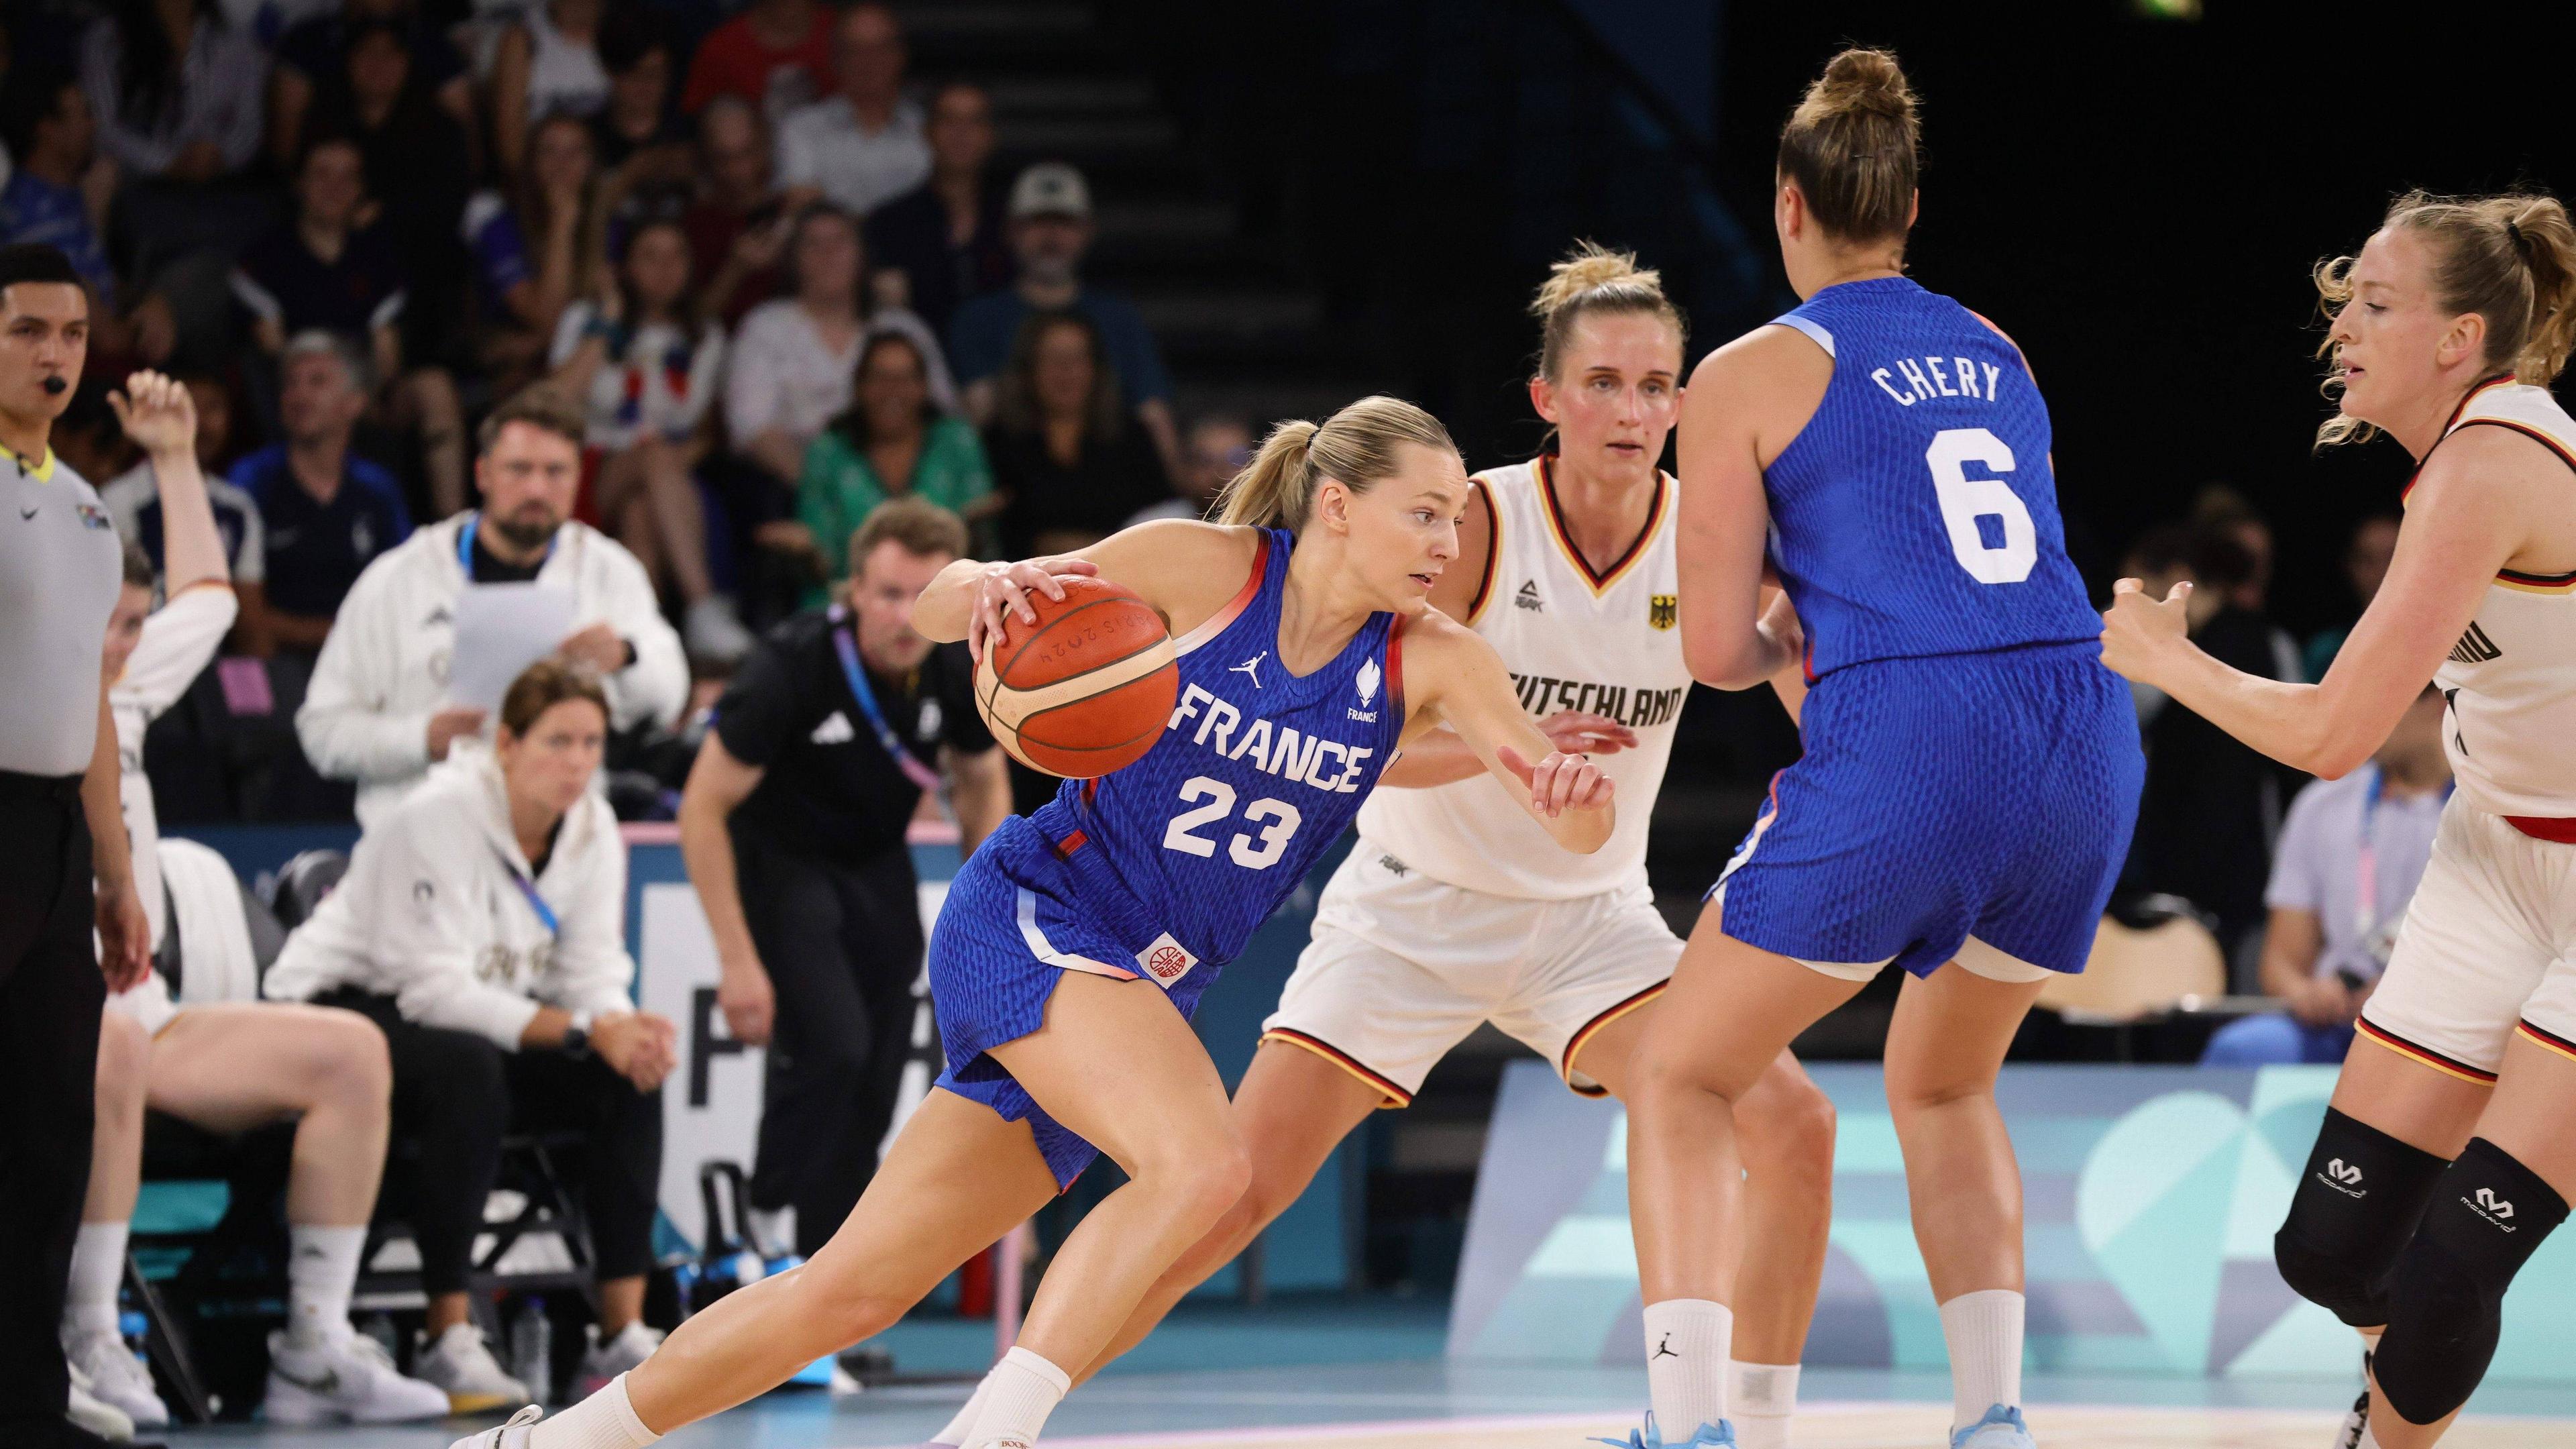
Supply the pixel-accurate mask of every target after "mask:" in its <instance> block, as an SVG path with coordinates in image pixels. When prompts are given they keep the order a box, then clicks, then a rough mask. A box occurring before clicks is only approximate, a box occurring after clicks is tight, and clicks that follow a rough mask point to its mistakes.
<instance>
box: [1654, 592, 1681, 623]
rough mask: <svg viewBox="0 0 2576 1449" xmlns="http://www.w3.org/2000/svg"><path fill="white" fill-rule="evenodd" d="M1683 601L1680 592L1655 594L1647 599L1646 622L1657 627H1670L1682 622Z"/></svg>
mask: <svg viewBox="0 0 2576 1449" xmlns="http://www.w3.org/2000/svg"><path fill="white" fill-rule="evenodd" d="M1681 617H1682V601H1681V596H1680V595H1678V594H1653V595H1650V596H1648V598H1647V599H1646V623H1647V625H1648V626H1649V627H1652V628H1656V629H1670V628H1671V627H1673V625H1675V624H1677V623H1679V622H1681Z"/></svg>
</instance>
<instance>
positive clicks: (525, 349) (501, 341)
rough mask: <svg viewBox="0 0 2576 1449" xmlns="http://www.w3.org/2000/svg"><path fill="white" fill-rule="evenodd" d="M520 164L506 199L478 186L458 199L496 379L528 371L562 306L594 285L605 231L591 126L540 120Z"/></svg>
mask: <svg viewBox="0 0 2576 1449" xmlns="http://www.w3.org/2000/svg"><path fill="white" fill-rule="evenodd" d="M530 148H531V149H530V155H529V158H528V165H527V168H526V170H525V171H524V173H522V174H521V175H520V177H519V179H518V181H517V183H516V184H514V185H513V186H512V187H511V188H510V190H509V192H508V193H507V196H506V199H505V196H504V194H503V193H501V192H498V191H484V192H478V193H476V195H475V197H474V199H473V200H472V201H469V202H467V203H466V206H465V229H464V234H465V245H466V247H467V248H468V249H469V250H470V251H471V252H472V253H473V256H474V271H475V279H476V283H477V292H478V294H479V296H480V299H481V303H482V315H483V323H484V331H485V341H484V345H483V361H484V365H485V366H486V367H488V368H490V369H491V370H492V371H493V372H494V373H495V375H496V376H497V378H498V379H499V380H501V381H502V382H504V383H509V384H515V383H517V382H518V381H519V380H521V379H525V378H530V377H533V376H534V375H535V374H536V372H537V370H538V369H539V368H540V367H541V366H542V365H543V364H544V361H545V354H546V348H547V347H548V345H549V344H551V343H552V342H553V340H554V335H555V328H556V327H557V326H558V325H560V324H561V322H562V321H563V310H564V308H565V307H567V306H569V305H571V303H572V299H573V298H575V297H583V296H591V295H594V294H596V293H597V291H598V289H599V274H600V272H601V270H602V268H603V265H604V264H603V261H602V256H603V251H604V248H605V246H606V243H607V228H606V226H605V223H604V219H603V217H602V215H601V212H600V206H599V194H598V185H597V182H598V176H599V168H598V166H597V164H596V162H595V160H594V158H593V156H592V154H591V141H590V127H589V125H588V124H587V123H586V122H583V121H581V120H578V119H576V118H574V117H571V116H549V117H547V118H546V119H545V120H544V121H542V122H540V123H538V126H537V129H536V135H535V138H534V139H533V140H532V141H531V142H530Z"/></svg>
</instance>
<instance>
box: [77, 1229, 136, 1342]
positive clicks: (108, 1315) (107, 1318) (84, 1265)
mask: <svg viewBox="0 0 2576 1449" xmlns="http://www.w3.org/2000/svg"><path fill="white" fill-rule="evenodd" d="M127 1227H128V1225H127V1224H125V1223H121V1222H115V1223H83V1224H81V1225H80V1235H79V1236H78V1237H76V1238H74V1239H72V1272H71V1282H70V1285H69V1289H68V1291H67V1292H66V1293H65V1294H64V1297H63V1332H65V1333H66V1334H72V1333H87V1334H98V1333H104V1334H108V1335H110V1336H113V1335H114V1334H115V1333H116V1290H117V1289H118V1288H119V1287H120V1286H122V1285H123V1284H124V1282H125V1237H126V1232H127Z"/></svg>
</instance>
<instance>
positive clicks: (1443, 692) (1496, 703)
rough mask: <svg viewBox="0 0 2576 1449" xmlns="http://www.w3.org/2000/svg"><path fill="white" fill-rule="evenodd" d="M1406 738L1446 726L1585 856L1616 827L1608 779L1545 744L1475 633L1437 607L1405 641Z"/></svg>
mask: <svg viewBox="0 0 2576 1449" xmlns="http://www.w3.org/2000/svg"><path fill="white" fill-rule="evenodd" d="M1404 693H1405V699H1406V701H1407V707H1408V709H1409V710H1410V711H1411V715H1410V717H1409V718H1408V719H1407V720H1406V721H1405V731H1404V732H1405V736H1406V738H1407V739H1408V740H1410V739H1417V738H1420V737H1421V735H1422V734H1424V733H1427V732H1429V731H1430V730H1432V729H1433V728H1434V727H1435V726H1436V725H1437V724H1439V723H1440V722H1442V721H1446V722H1447V723H1448V724H1449V725H1450V727H1451V728H1453V729H1455V730H1456V731H1457V732H1458V738H1460V739H1461V740H1464V741H1465V742H1466V744H1467V747H1468V748H1469V749H1471V750H1473V751H1475V753H1476V758H1478V759H1479V760H1481V761H1483V762H1484V766H1485V769H1486V770H1487V771H1489V772H1490V773H1492V774H1493V775H1494V776H1495V778H1497V779H1499V780H1501V781H1502V782H1503V783H1504V785H1505V786H1506V788H1508V789H1510V790H1511V792H1512V795H1513V798H1515V799H1517V800H1519V801H1520V802H1521V808H1522V809H1524V810H1527V811H1528V812H1529V813H1530V818H1531V819H1533V820H1536V821H1537V822H1538V823H1539V824H1540V825H1541V826H1544V827H1545V828H1546V830H1547V833H1548V834H1549V835H1550V836H1552V837H1554V839H1555V840H1556V843H1557V844H1559V845H1562V846H1564V847H1565V848H1566V849H1568V850H1571V851H1574V852H1576V853H1577V854H1582V855H1589V854H1591V853H1592V852H1593V851H1596V850H1599V849H1600V848H1601V846H1602V844H1603V843H1604V842H1606V841H1608V840H1609V838H1610V827H1611V826H1612V824H1613V823H1615V820H1616V817H1615V815H1614V814H1613V807H1612V804H1611V794H1612V791H1611V786H1610V780H1609V777H1607V776H1605V775H1603V774H1602V773H1601V767H1600V766H1598V765H1595V764H1593V763H1592V762H1591V761H1590V760H1587V759H1585V758H1584V757H1582V756H1581V755H1569V754H1563V753H1560V752H1558V751H1556V750H1554V749H1552V748H1550V746H1549V742H1548V738H1547V736H1546V735H1545V734H1543V733H1541V732H1540V731H1539V728H1538V725H1537V724H1536V723H1534V722H1533V721H1532V720H1531V719H1530V717H1529V714H1528V712H1527V711H1525V710H1523V709H1522V708H1521V701H1520V696H1519V695H1517V694H1514V693H1513V692H1512V677H1511V675H1510V674H1509V673H1508V672H1506V671H1505V670H1504V668H1503V661H1502V658H1501V656H1499V655H1497V654H1495V653H1494V646H1493V645H1491V644H1488V643H1486V642H1485V640H1484V639H1483V638H1482V637H1481V636H1479V635H1478V634H1477V633H1476V632H1475V631H1474V630H1471V629H1469V628H1467V627H1466V626H1465V625H1463V624H1459V623H1457V622H1455V621H1453V620H1452V619H1450V618H1449V617H1448V616H1447V615H1445V614H1442V613H1440V612H1439V611H1437V610H1429V609H1427V610H1424V611H1423V613H1422V614H1421V615H1420V616H1418V617H1417V618H1416V619H1415V620H1414V621H1413V622H1412V623H1411V624H1410V625H1408V626H1407V628H1406V631H1405V636H1404Z"/></svg>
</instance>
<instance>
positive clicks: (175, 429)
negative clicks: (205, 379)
mask: <svg viewBox="0 0 2576 1449" xmlns="http://www.w3.org/2000/svg"><path fill="white" fill-rule="evenodd" d="M107 405H108V406H109V407H111V408H114V409H115V410H116V420H117V422H119V423H120V424H122V425H123V426H124V428H125V436H127V437H129V438H132V439H133V440H134V445H135V446H136V447H138V448H141V449H142V450H143V451H144V452H146V453H184V452H193V451H194V450H195V449H196V446H197V401H196V399H194V398H192V397H190V396H189V395H188V389H187V388H185V387H183V386H181V385H180V384H179V383H177V382H175V381H172V380H171V379H170V378H168V377H165V376H163V375H162V374H160V373H157V372H138V373H135V374H134V375H133V376H131V377H128V378H127V379H126V380H125V391H123V392H111V393H109V394H108V395H107Z"/></svg>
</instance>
